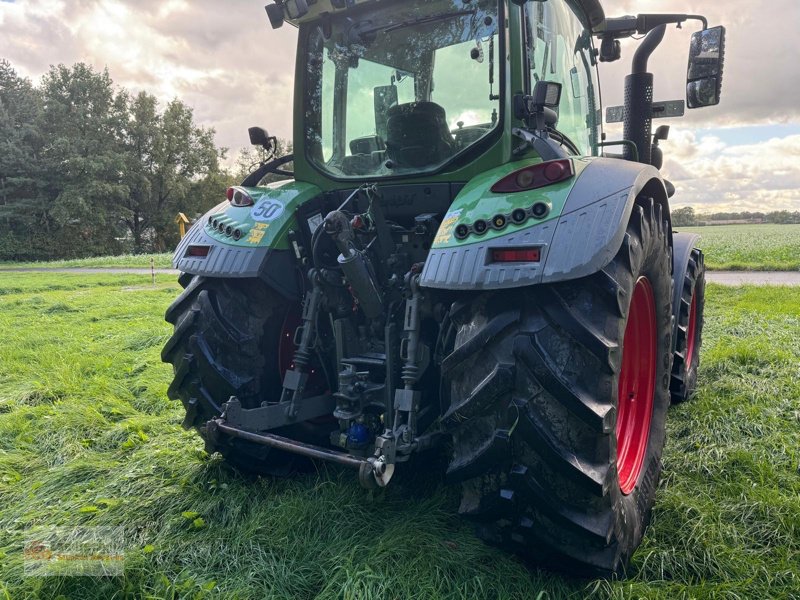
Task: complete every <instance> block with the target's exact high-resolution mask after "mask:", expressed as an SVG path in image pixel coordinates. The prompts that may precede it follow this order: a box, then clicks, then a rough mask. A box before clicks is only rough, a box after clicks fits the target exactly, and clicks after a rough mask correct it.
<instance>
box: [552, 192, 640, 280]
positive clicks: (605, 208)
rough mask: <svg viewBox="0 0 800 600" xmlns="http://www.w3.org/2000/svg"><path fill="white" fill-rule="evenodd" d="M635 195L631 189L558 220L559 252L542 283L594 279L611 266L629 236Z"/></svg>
mask: <svg viewBox="0 0 800 600" xmlns="http://www.w3.org/2000/svg"><path fill="white" fill-rule="evenodd" d="M631 191H632V188H630V187H629V188H627V189H625V190H623V191H621V192H617V193H616V194H613V195H611V196H608V197H607V198H603V199H601V200H598V201H596V202H594V203H592V204H589V205H588V206H585V207H583V208H581V209H579V210H576V211H573V212H571V213H569V214H566V215H563V216H562V217H560V218H559V219H558V226H557V227H556V233H555V236H553V248H556V249H557V251H556V252H553V253H552V254H551V255H550V256H549V257H548V259H547V262H546V263H545V266H544V274H543V277H542V282H553V281H563V280H566V279H576V278H578V277H584V276H586V275H591V274H592V273H595V272H597V271H599V270H600V269H602V268H603V267H604V266H606V265H607V264H608V263H609V262H611V259H612V258H614V255H615V254H616V253H617V250H618V249H619V247H620V245H621V244H622V236H624V235H625V228H626V226H627V222H628V215H629V214H630V211H631V206H632V205H633V201H634V199H635V194H633V193H631ZM619 224H621V227H620V225H619Z"/></svg>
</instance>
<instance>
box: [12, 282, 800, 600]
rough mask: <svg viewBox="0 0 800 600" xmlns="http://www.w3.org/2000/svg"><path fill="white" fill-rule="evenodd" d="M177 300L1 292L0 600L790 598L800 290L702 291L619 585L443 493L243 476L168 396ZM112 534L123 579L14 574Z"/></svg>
mask: <svg viewBox="0 0 800 600" xmlns="http://www.w3.org/2000/svg"><path fill="white" fill-rule="evenodd" d="M177 293H178V287H177V285H176V284H175V283H174V282H173V278H171V277H168V276H163V275H162V276H159V278H158V282H157V284H156V286H155V287H151V286H141V278H140V277H135V276H110V275H81V276H78V275H55V274H41V273H36V274H15V275H14V276H13V277H12V276H3V277H2V278H0V532H1V534H0V598H2V597H4V593H5V595H6V596H8V597H11V598H23V597H38V598H54V597H57V596H59V595H63V596H65V597H69V598H81V599H87V600H90V599H95V598H96V599H104V600H105V599H107V598H112V597H120V598H121V597H152V598H176V597H193V598H235V597H239V598H281V599H283V598H292V599H306V598H308V599H311V598H331V599H333V598H336V599H338V598H346V599H352V600H362V599H369V598H463V599H469V600H473V599H481V598H487V599H488V598H493V599H494V598H526V599H533V598H586V597H591V598H663V599H670V600H673V599H680V598H686V599H688V598H791V597H797V596H798V595H799V594H800V580H798V575H797V574H798V573H800V475H799V474H798V471H797V467H798V460H799V459H800V456H799V455H798V449H799V448H800V423H799V420H800V375H799V374H798V370H797V364H798V362H800V348H798V346H797V343H796V341H797V339H800V290H797V289H789V288H738V289H728V288H721V287H717V286H710V287H709V290H708V299H707V300H708V308H707V325H706V336H705V343H704V348H703V358H702V360H703V369H702V375H701V380H700V390H699V393H698V395H697V398H696V399H695V400H693V401H692V402H690V403H687V404H685V405H682V406H678V407H674V408H673V409H672V410H671V413H670V415H671V418H670V421H669V441H668V446H667V450H666V453H665V458H664V461H665V477H664V481H663V483H662V485H661V486H660V488H659V491H658V502H657V506H656V509H655V512H654V515H653V523H652V526H651V528H650V529H649V531H648V534H647V536H646V538H645V540H644V543H643V545H642V547H641V548H640V549H639V551H638V552H637V553H636V555H635V556H634V558H633V563H632V570H631V573H630V577H629V579H628V580H626V581H615V582H607V581H585V580H573V579H569V578H565V577H562V576H558V575H553V574H549V573H544V572H539V571H536V570H533V571H530V570H528V569H526V568H525V566H524V565H522V564H520V563H519V562H518V561H517V560H516V559H515V558H513V557H511V556H508V555H506V554H504V553H502V552H499V551H497V550H494V549H492V548H489V547H487V546H485V545H483V544H482V543H480V542H479V541H478V540H477V539H475V538H474V537H473V535H472V533H471V530H470V527H469V526H468V525H466V524H464V523H463V522H462V521H461V520H460V519H459V518H458V517H457V516H456V509H457V505H458V494H457V493H455V491H454V490H452V489H450V488H448V487H446V486H444V485H442V484H441V483H439V480H438V478H437V477H436V476H434V475H431V474H430V473H427V474H419V475H415V476H408V475H405V476H403V475H402V474H401V476H400V478H399V479H398V480H396V481H393V482H392V485H391V486H390V487H389V488H387V489H386V490H384V491H382V492H377V493H368V492H365V491H362V490H361V489H360V488H359V487H358V486H357V484H356V482H355V477H354V475H353V474H352V473H351V472H349V471H344V472H342V471H339V470H338V469H335V468H330V467H320V469H319V472H317V473H313V474H309V475H305V476H302V477H300V478H297V479H293V480H280V481H273V480H268V479H256V480H252V479H248V478H245V477H242V476H241V475H239V474H237V473H236V472H234V471H232V470H230V469H229V468H228V467H227V466H226V465H225V464H224V463H223V462H221V461H220V459H219V457H218V456H216V455H215V456H208V455H207V454H206V453H205V452H204V451H203V448H202V444H201V442H200V441H199V439H198V438H197V436H196V435H195V434H193V433H191V432H186V431H183V430H182V429H181V428H180V426H179V423H180V420H181V418H182V411H181V410H180V409H179V407H177V406H175V405H174V404H173V403H171V402H170V401H168V400H167V399H166V387H167V385H168V383H169V381H170V379H171V373H170V369H169V367H168V366H166V365H163V364H162V363H161V362H160V361H159V352H160V348H161V346H162V344H163V343H164V341H165V340H166V339H167V337H168V336H169V334H170V328H169V326H168V325H167V324H166V323H164V322H163V320H162V317H163V312H164V309H165V307H166V306H167V304H168V303H169V302H170V301H171V299H172V298H173V297H174V296H175V295H176V294H177ZM100 525H104V526H117V527H121V528H123V530H124V532H125V535H124V537H125V544H126V554H125V574H124V576H122V577H114V578H86V577H68V576H59V577H45V578H38V577H26V576H25V573H24V564H23V556H22V552H23V548H24V546H25V544H26V542H29V541H31V540H33V539H36V537H37V536H38V535H41V533H42V531H43V530H47V528H49V527H53V526H64V527H76V526H100Z"/></svg>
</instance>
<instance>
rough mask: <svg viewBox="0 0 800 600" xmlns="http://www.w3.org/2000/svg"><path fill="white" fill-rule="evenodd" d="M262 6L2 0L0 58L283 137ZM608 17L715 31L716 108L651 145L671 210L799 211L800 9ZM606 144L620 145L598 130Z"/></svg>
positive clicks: (691, 6) (611, 101)
mask: <svg viewBox="0 0 800 600" xmlns="http://www.w3.org/2000/svg"><path fill="white" fill-rule="evenodd" d="M264 3H265V0H261V1H258V0H191V1H188V0H158V1H156V0H0V58H6V59H8V60H9V61H10V62H11V63H12V65H13V66H14V67H15V68H16V70H17V71H18V72H19V73H20V74H21V75H24V76H27V77H30V78H31V79H33V80H34V81H37V80H38V79H39V77H41V75H42V74H43V73H45V72H46V71H47V70H48V68H49V66H50V65H55V64H59V63H64V64H72V63H75V62H86V63H89V64H91V65H93V66H94V67H95V68H97V69H103V68H106V67H107V68H108V70H109V73H110V75H111V77H112V79H113V80H114V82H115V83H116V84H118V85H121V86H124V87H126V88H128V89H130V90H132V91H134V92H136V91H139V90H146V91H148V92H150V93H152V94H155V95H156V96H157V97H158V98H160V99H161V100H162V101H163V102H167V101H169V100H170V99H172V98H174V97H178V98H180V99H181V100H183V101H184V102H186V103H187V104H189V105H190V106H192V107H193V108H194V114H195V118H196V120H197V121H198V122H199V123H201V124H203V125H205V126H209V127H213V128H214V129H215V130H216V132H217V143H218V144H220V145H222V146H226V147H228V148H231V149H232V150H234V151H235V150H237V149H239V148H241V147H243V146H245V145H247V128H248V127H249V126H251V125H261V126H263V127H265V128H267V129H268V130H269V132H270V133H271V134H274V135H277V136H279V137H286V138H288V137H290V136H291V121H292V101H291V100H292V83H293V75H294V51H295V43H296V30H295V29H293V28H292V27H289V26H287V25H284V26H283V27H282V28H281V29H278V30H273V29H271V28H270V26H269V23H268V21H267V16H266V13H265V12H264ZM603 6H604V8H605V12H606V15H607V16H621V15H625V14H636V13H646V12H667V13H675V12H685V13H689V14H704V15H705V16H706V17H707V18H708V21H709V25H711V26H714V25H718V24H722V25H725V27H726V29H727V47H726V60H725V76H724V79H723V91H722V102H721V103H720V105H719V106H716V107H710V108H703V109H697V110H687V111H686V116H685V117H684V118H682V119H662V120H659V121H656V122H655V123H656V125H660V124H669V125H671V127H672V130H671V134H670V139H669V141H667V142H665V143H662V147H663V149H664V154H665V164H664V168H663V169H662V172H663V174H664V176H665V177H667V178H668V179H670V180H671V181H672V182H673V183H674V184H675V186H676V187H677V189H678V192H677V194H676V196H675V197H674V198H673V200H672V204H673V206H675V207H680V206H687V205H691V206H694V207H695V209H696V210H698V211H700V212H710V211H714V210H784V209H787V210H800V102H798V96H800V53H798V50H797V48H796V46H795V44H796V42H795V39H796V35H795V31H794V30H795V29H796V27H797V24H798V23H800V2H798V1H797V0H772V1H770V2H768V3H760V2H753V1H752V0H725V1H724V2H721V1H720V0H639V1H638V2H634V1H631V0H607V1H606V2H603ZM694 30H696V25H695V23H693V22H688V23H687V24H685V25H684V27H683V29H675V28H674V27H670V28H669V29H668V31H667V35H666V38H665V41H664V42H663V43H662V44H661V46H660V47H659V48H658V50H657V51H656V52H655V53H654V54H653V56H652V58H651V60H650V70H651V71H652V72H653V73H654V74H655V99H656V100H674V99H681V98H684V89H683V88H684V82H685V74H686V61H687V55H688V47H689V38H690V35H691V32H692V31H694ZM635 44H636V42H635V41H631V40H628V41H624V42H623V56H622V59H621V60H620V61H617V62H615V63H610V64H602V65H601V69H600V78H601V85H602V91H603V92H602V93H603V103H604V105H606V106H612V105H615V104H621V102H622V81H623V78H624V76H625V74H626V72H627V70H628V69H629V68H630V59H631V57H632V56H633V51H634V49H635ZM607 132H608V134H609V139H616V138H618V137H619V134H618V133H617V130H615V129H613V128H611V127H609V128H607Z"/></svg>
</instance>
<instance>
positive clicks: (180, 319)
mask: <svg viewBox="0 0 800 600" xmlns="http://www.w3.org/2000/svg"><path fill="white" fill-rule="evenodd" d="M179 282H180V283H181V285H182V286H184V287H185V289H184V290H183V292H182V293H181V295H180V296H178V298H177V299H176V300H175V301H174V302H173V303H172V305H170V307H169V308H168V309H167V312H166V315H165V318H166V320H167V321H168V322H170V323H172V324H173V325H174V326H175V329H174V333H173V335H172V337H171V338H170V339H169V340H168V341H167V343H166V345H165V346H164V349H163V350H162V352H161V359H162V360H163V361H164V362H168V363H172V365H173V368H174V372H175V378H174V380H173V381H172V384H171V385H170V386H169V389H168V390H167V395H168V396H169V397H170V398H171V399H173V400H180V401H181V402H182V403H183V406H184V408H185V409H186V417H185V419H184V422H183V425H184V427H186V428H189V427H195V428H196V429H197V431H198V432H199V433H200V435H201V436H202V437H203V438H204V439H205V440H206V447H207V449H208V450H209V451H219V452H220V453H221V454H223V455H224V456H225V458H226V459H227V460H228V462H230V463H231V464H233V465H234V466H236V467H237V468H239V469H241V470H244V471H249V472H253V473H259V474H269V475H288V474H289V473H291V472H292V471H294V470H296V469H298V468H304V467H306V466H308V464H309V463H308V461H306V460H305V459H302V458H301V457H298V456H296V455H294V454H289V453H286V452H282V451H280V450H274V449H271V448H269V447H268V446H261V445H258V444H253V443H252V442H246V441H243V440H239V439H235V438H228V437H226V436H220V438H219V439H218V440H216V441H215V440H210V439H209V438H208V436H207V435H206V428H205V424H206V423H207V422H208V421H209V420H210V419H212V418H214V417H218V416H219V415H220V413H221V410H222V404H223V403H224V402H226V401H227V400H228V399H229V398H230V397H231V396H236V397H237V398H238V399H239V401H240V402H241V404H242V407H243V408H257V407H259V406H260V405H261V403H262V402H275V401H276V400H277V399H278V398H279V397H280V393H281V388H282V378H281V373H280V370H279V356H278V355H279V343H280V336H281V335H282V334H283V335H285V333H284V332H283V326H284V322H285V319H286V315H287V313H288V311H289V310H291V309H292V305H290V304H288V303H287V302H286V301H285V300H283V299H282V298H281V297H280V296H279V295H278V294H277V293H276V292H274V291H273V290H271V289H269V288H267V287H266V286H265V285H263V284H262V283H260V282H258V281H255V280H236V279H217V278H214V279H211V278H203V277H200V276H191V275H188V274H186V273H183V274H181V276H180V278H179ZM275 433H278V434H280V435H284V436H286V437H291V438H293V439H298V440H302V441H305V442H309V443H315V444H324V445H326V444H328V443H329V440H328V430H327V429H326V428H325V427H324V426H320V425H313V424H310V423H300V424H298V425H293V426H291V427H287V428H282V429H276V430H275Z"/></svg>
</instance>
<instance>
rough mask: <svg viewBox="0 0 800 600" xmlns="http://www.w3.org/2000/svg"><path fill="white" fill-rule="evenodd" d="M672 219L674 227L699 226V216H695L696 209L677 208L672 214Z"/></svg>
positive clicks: (687, 207)
mask: <svg viewBox="0 0 800 600" xmlns="http://www.w3.org/2000/svg"><path fill="white" fill-rule="evenodd" d="M670 216H671V217H672V225H673V226H675V227H691V226H692V225H697V216H696V215H695V214H694V208H692V207H691V206H685V207H683V208H676V209H675V210H673V211H672V212H671V213H670Z"/></svg>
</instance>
